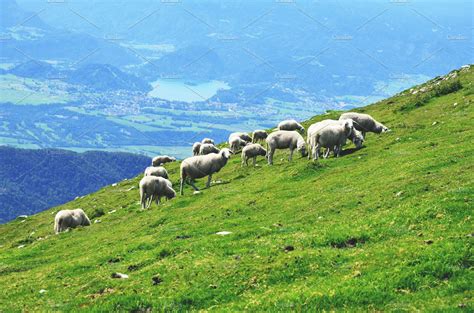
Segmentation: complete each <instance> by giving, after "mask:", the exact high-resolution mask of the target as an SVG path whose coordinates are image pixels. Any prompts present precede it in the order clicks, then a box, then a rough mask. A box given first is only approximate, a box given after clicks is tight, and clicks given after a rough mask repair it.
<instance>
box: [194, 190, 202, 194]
mask: <svg viewBox="0 0 474 313" xmlns="http://www.w3.org/2000/svg"><path fill="white" fill-rule="evenodd" d="M199 194H201V192H200V191H199V190H195V191H194V192H193V195H199Z"/></svg>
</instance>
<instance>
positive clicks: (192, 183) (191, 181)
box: [187, 179, 199, 191]
mask: <svg viewBox="0 0 474 313" xmlns="http://www.w3.org/2000/svg"><path fill="white" fill-rule="evenodd" d="M187 183H188V184H189V185H190V186H191V187H193V188H194V190H196V191H199V188H198V187H196V185H194V182H193V180H192V179H189V180H188V181H187Z"/></svg>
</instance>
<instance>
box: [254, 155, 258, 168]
mask: <svg viewBox="0 0 474 313" xmlns="http://www.w3.org/2000/svg"><path fill="white" fill-rule="evenodd" d="M255 165H257V157H256V156H254V157H253V166H254V167H255Z"/></svg>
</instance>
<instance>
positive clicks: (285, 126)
mask: <svg viewBox="0 0 474 313" xmlns="http://www.w3.org/2000/svg"><path fill="white" fill-rule="evenodd" d="M277 129H278V130H299V131H301V132H304V127H303V125H301V124H300V123H298V122H297V121H295V120H285V121H281V122H280V123H279V124H278V126H277Z"/></svg>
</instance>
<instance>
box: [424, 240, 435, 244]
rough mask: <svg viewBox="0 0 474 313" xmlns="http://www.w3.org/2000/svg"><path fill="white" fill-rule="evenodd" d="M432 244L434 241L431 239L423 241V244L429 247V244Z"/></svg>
mask: <svg viewBox="0 0 474 313" xmlns="http://www.w3.org/2000/svg"><path fill="white" fill-rule="evenodd" d="M433 242H434V241H433V240H431V239H428V240H425V243H426V244H427V245H431V244H433Z"/></svg>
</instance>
